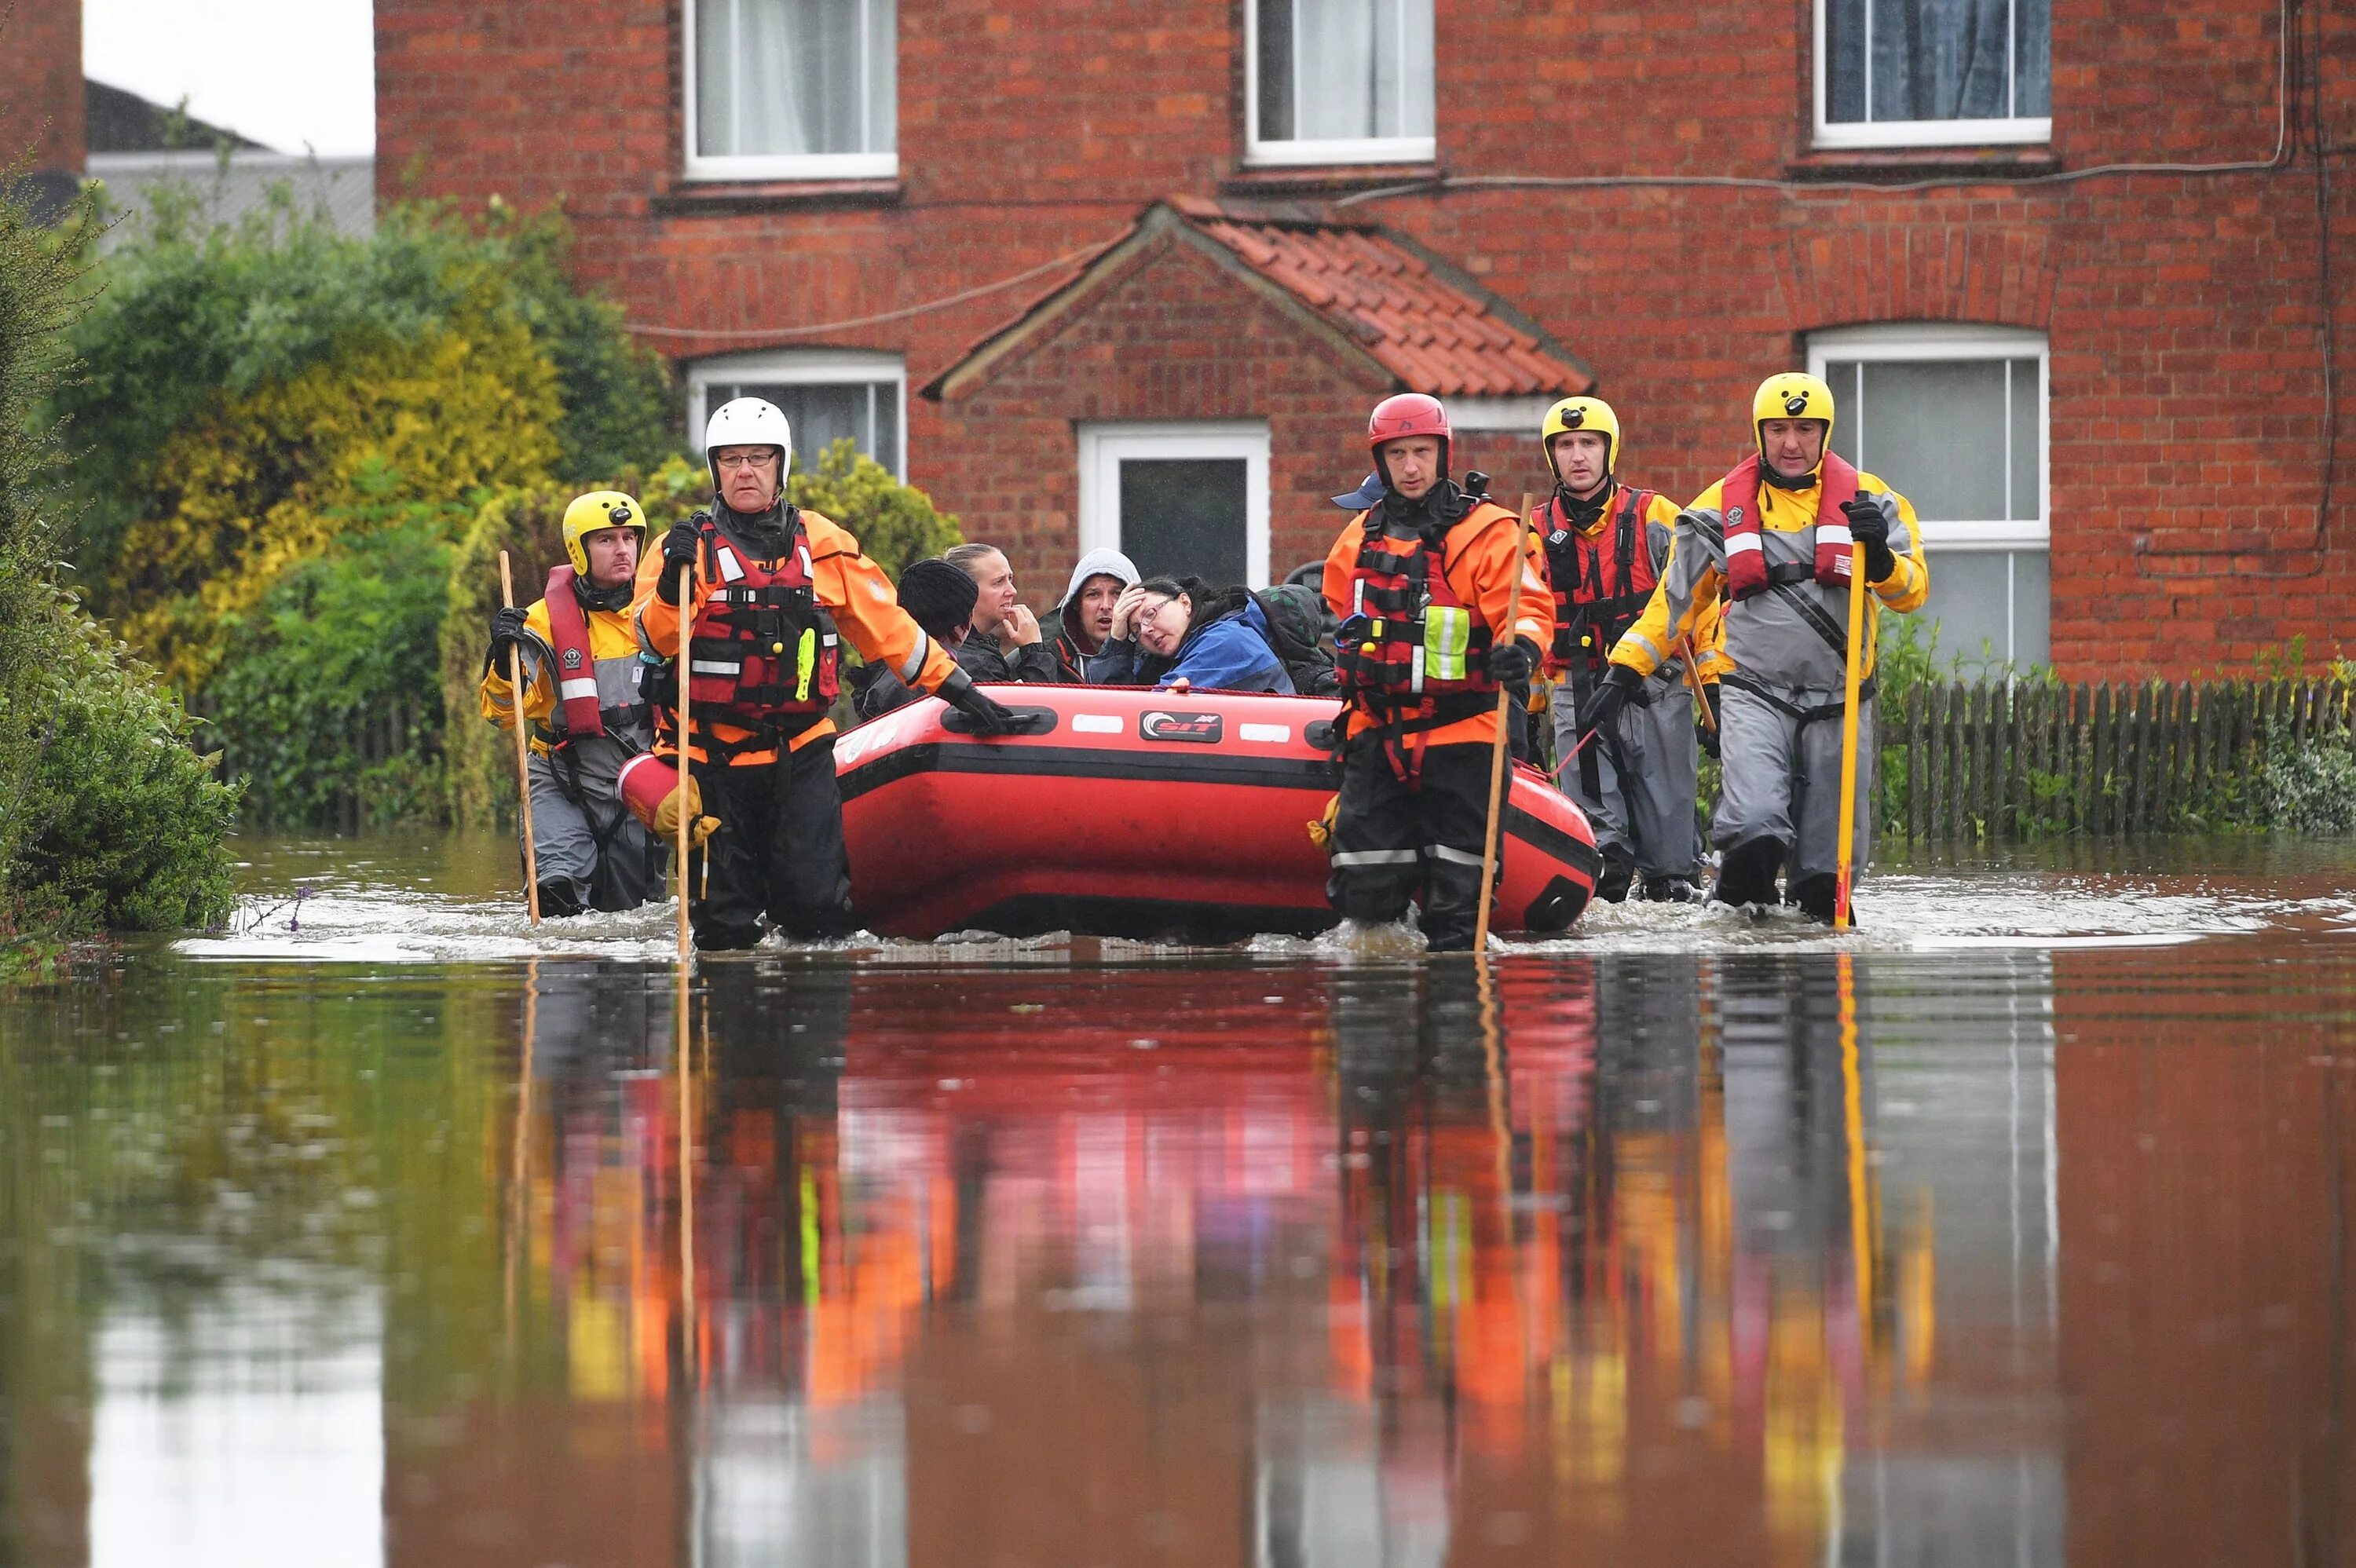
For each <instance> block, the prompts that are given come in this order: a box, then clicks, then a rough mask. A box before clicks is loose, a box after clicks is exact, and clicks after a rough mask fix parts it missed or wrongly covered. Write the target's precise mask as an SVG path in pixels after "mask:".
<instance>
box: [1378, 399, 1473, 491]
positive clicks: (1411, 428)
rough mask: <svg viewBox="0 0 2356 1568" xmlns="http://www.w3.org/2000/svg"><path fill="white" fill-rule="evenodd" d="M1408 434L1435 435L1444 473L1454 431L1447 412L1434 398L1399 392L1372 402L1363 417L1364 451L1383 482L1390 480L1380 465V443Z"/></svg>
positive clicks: (1381, 462)
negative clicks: (1370, 411) (1372, 407)
mask: <svg viewBox="0 0 2356 1568" xmlns="http://www.w3.org/2000/svg"><path fill="white" fill-rule="evenodd" d="M1409 435H1432V436H1438V437H1439V438H1440V473H1441V474H1443V475H1445V474H1446V473H1447V472H1448V449H1449V446H1450V445H1451V443H1452V441H1453V440H1454V432H1451V430H1450V429H1449V428H1448V411H1447V410H1446V409H1443V408H1441V407H1440V400H1439V399H1438V398H1433V397H1427V396H1426V395H1425V394H1423V393H1421V392H1400V393H1398V394H1396V395H1394V396H1392V397H1387V398H1385V399H1384V400H1382V401H1381V402H1379V403H1376V405H1375V411H1374V413H1373V414H1372V415H1370V416H1368V418H1367V420H1366V450H1367V451H1369V452H1371V453H1374V454H1375V466H1376V468H1377V469H1379V470H1381V471H1382V475H1383V482H1384V483H1385V484H1388V483H1389V482H1390V471H1389V469H1388V468H1387V467H1386V466H1385V465H1384V464H1383V459H1382V446H1383V443H1385V442H1387V441H1398V439H1400V438H1401V437H1402V436H1409Z"/></svg>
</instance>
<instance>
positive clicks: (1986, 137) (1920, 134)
mask: <svg viewBox="0 0 2356 1568" xmlns="http://www.w3.org/2000/svg"><path fill="white" fill-rule="evenodd" d="M1829 3H1830V0H1815V6H1814V9H1815V50H1816V55H1815V59H1816V69H1815V99H1816V125H1815V145H1817V146H1819V147H1826V148H1834V149H1837V148H1845V147H1850V148H1862V147H1992V146H2036V145H2042V144H2045V143H2048V142H2051V141H2052V140H2053V117H2052V116H2051V115H2050V114H2049V115H2046V116H2043V117H2042V118H2038V119H2029V118H2026V117H2023V118H2017V119H2004V120H1844V121H1840V122H1838V123H1835V122H1833V121H1831V120H1827V119H1826V117H1825V115H1826V109H1827V106H1828V104H1829V103H1830V101H1831V97H1832V74H1833V70H1832V59H1831V57H1830V56H1829V55H1828V54H1826V48H1825V43H1826V33H1827V32H1828V30H1829V28H1828V25H1827V24H1826V19H1825V11H1826V6H1827V5H1828V4H1829ZM2013 14H2014V15H2016V16H2017V15H2018V14H2019V12H2018V10H2017V9H2016V10H2015V11H2014V13H2013ZM1872 60H1873V51H1872V48H1870V46H1869V47H1868V48H1867V50H1866V94H1865V95H1866V101H1867V103H1868V104H1870V103H1871V102H1872V101H1873V65H1872Z"/></svg>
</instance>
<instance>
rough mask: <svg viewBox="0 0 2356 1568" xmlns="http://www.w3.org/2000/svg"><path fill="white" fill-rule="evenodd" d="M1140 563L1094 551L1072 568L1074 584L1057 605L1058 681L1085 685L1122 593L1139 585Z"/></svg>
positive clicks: (1107, 551)
mask: <svg viewBox="0 0 2356 1568" xmlns="http://www.w3.org/2000/svg"><path fill="white" fill-rule="evenodd" d="M1137 581H1138V577H1137V563H1136V562H1134V561H1132V560H1130V559H1129V557H1127V556H1125V555H1123V554H1121V553H1120V551H1119V550H1117V549H1092V550H1090V551H1088V552H1087V554H1086V555H1084V556H1082V557H1080V563H1079V564H1078V565H1077V566H1075V567H1074V568H1072V581H1070V582H1069V583H1068V584H1066V587H1065V589H1064V596H1063V598H1061V599H1059V600H1057V601H1056V602H1055V614H1056V617H1057V619H1058V620H1059V621H1060V622H1061V623H1062V624H1061V625H1059V626H1058V628H1057V629H1056V632H1055V672H1056V673H1055V678H1056V679H1057V680H1060V681H1063V682H1065V683H1066V685H1070V686H1085V685H1087V678H1088V660H1090V659H1092V658H1094V657H1095V656H1097V655H1098V654H1100V653H1102V652H1103V651H1104V645H1105V638H1106V637H1107V636H1108V635H1111V632H1112V610H1113V606H1114V605H1115V604H1118V603H1120V595H1121V591H1122V590H1123V589H1127V588H1134V587H1136V586H1137Z"/></svg>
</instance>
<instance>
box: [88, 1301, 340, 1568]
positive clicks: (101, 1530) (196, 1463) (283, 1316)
mask: <svg viewBox="0 0 2356 1568" xmlns="http://www.w3.org/2000/svg"><path fill="white" fill-rule="evenodd" d="M273 1273H274V1274H275V1275H276V1277H273V1278H271V1279H269V1280H267V1281H266V1282H265V1281H244V1280H241V1281H235V1282H230V1283H225V1284H224V1285H223V1286H222V1287H221V1288H220V1290H219V1291H218V1292H210V1293H207V1295H206V1296H204V1297H203V1298H201V1299H199V1300H198V1301H196V1302H193V1303H189V1304H187V1306H185V1307H183V1308H181V1309H179V1310H177V1311H170V1312H168V1313H167V1312H166V1310H162V1309H159V1308H158V1307H148V1308H145V1309H141V1308H137V1307H131V1306H130V1305H128V1304H125V1305H124V1306H123V1307H117V1308H114V1309H112V1310H110V1311H109V1312H108V1313H107V1315H106V1316H105V1317H103V1318H102V1320H101V1321H100V1323H99V1325H98V1328H97V1332H96V1334H95V1336H94V1342H93V1344H92V1346H91V1360H92V1361H93V1362H94V1364H95V1367H96V1371H97V1374H98V1391H97V1392H98V1398H97V1409H96V1411H95V1412H94V1413H93V1414H92V1418H91V1442H90V1561H91V1563H96V1564H101V1565H102V1568H116V1565H120V1568H146V1565H149V1564H153V1563H176V1564H182V1565H185V1568H261V1565H263V1564H271V1565H277V1564H284V1565H285V1568H297V1565H305V1568H310V1565H316V1568H346V1565H348V1564H368V1563H380V1562H382V1561H383V1553H384V1509H383V1500H382V1498H381V1497H380V1492H381V1489H382V1488H383V1484H384V1441H383V1423H384V1412H383V1408H382V1403H381V1400H380V1383H381V1381H382V1377H383V1366H382V1364H381V1360H380V1350H379V1346H380V1341H381V1337H382V1325H381V1323H380V1315H379V1312H378V1308H377V1304H376V1302H375V1300H374V1299H373V1296H372V1293H371V1292H370V1291H369V1289H368V1288H367V1287H366V1286H364V1285H359V1283H358V1282H355V1281H351V1280H338V1279H334V1278H322V1277H318V1276H316V1275H314V1274H312V1273H311V1272H309V1271H305V1270H292V1271H288V1270H279V1271H273Z"/></svg>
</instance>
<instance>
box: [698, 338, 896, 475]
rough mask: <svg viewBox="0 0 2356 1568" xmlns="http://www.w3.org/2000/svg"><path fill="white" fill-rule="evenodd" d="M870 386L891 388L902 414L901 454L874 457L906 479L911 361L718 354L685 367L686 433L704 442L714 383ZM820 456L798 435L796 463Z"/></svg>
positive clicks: (848, 352) (841, 351) (826, 351)
mask: <svg viewBox="0 0 2356 1568" xmlns="http://www.w3.org/2000/svg"><path fill="white" fill-rule="evenodd" d="M871 381H889V382H891V383H892V391H893V396H894V400H895V406H896V407H897V409H898V411H899V418H898V426H899V432H900V450H899V451H898V453H894V456H893V458H892V459H890V460H886V459H884V458H883V457H882V456H881V455H880V454H876V461H877V462H879V463H883V466H884V467H886V468H889V469H890V470H891V471H892V473H893V475H894V477H895V478H899V479H902V480H905V479H906V478H907V476H908V362H907V361H906V360H905V359H904V358H902V357H900V356H899V355H897V354H880V353H875V352H873V351H870V350H866V349H855V348H772V349H766V350H764V351H762V352H760V353H755V354H718V355H714V356H712V357H711V358H709V359H698V360H696V361H695V362H694V363H693V364H691V365H690V366H689V367H688V368H687V432H688V443H689V444H690V445H691V447H700V446H701V443H702V441H703V425H704V421H706V420H709V419H710V418H711V417H712V401H711V396H710V394H711V390H712V386H713V384H714V383H729V384H744V383H751V384H755V385H758V384H760V383H762V382H767V383H769V384H770V385H772V386H776V385H783V386H789V387H791V386H800V387H821V386H836V387H839V386H843V385H846V384H851V385H863V384H865V383H867V382H871ZM816 455H817V454H816V453H811V452H809V451H807V450H805V449H804V448H803V446H802V440H801V432H799V431H796V432H794V463H795V465H796V466H797V467H808V466H809V464H810V462H811V460H812V459H813V458H814V457H815V456H816Z"/></svg>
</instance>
